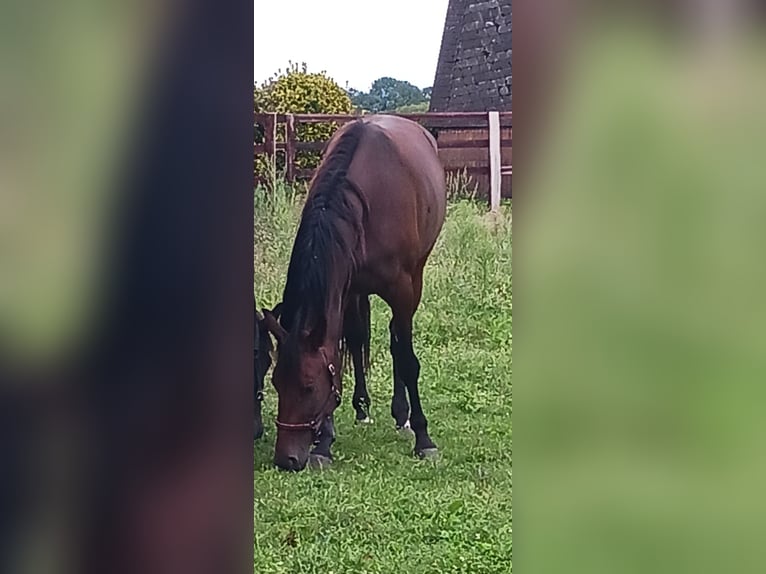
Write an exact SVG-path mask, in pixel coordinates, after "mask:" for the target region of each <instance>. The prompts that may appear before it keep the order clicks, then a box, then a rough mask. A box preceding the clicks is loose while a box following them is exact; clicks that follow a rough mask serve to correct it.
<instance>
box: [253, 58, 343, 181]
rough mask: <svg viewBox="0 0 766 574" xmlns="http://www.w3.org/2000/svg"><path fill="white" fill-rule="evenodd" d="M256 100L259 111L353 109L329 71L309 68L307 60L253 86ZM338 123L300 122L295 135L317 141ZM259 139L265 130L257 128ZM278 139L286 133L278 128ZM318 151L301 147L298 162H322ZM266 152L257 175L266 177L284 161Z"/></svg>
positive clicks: (301, 165) (300, 164)
mask: <svg viewBox="0 0 766 574" xmlns="http://www.w3.org/2000/svg"><path fill="white" fill-rule="evenodd" d="M253 101H254V104H255V112H256V113H278V114H349V113H351V112H352V110H353V105H352V104H351V98H350V97H349V95H348V93H347V92H346V91H345V90H344V89H343V88H341V87H340V86H339V85H338V84H337V83H336V82H335V81H334V80H333V79H332V78H330V77H329V76H328V75H327V74H326V72H318V73H313V72H309V71H308V69H307V66H306V64H305V63H304V64H301V65H298V64H294V63H292V62H290V63H289V65H288V67H287V69H286V70H285V71H282V70H279V71H278V72H277V74H276V75H275V76H273V77H271V78H269V79H268V80H266V81H265V82H263V83H262V84H261V85H260V86H256V87H255V88H254V93H253ZM336 129H338V124H337V123H335V122H332V123H322V124H299V125H298V126H297V128H296V134H295V136H296V139H297V140H298V141H301V142H316V141H324V140H327V139H329V138H330V137H331V136H332V134H333V133H334V132H335V130H336ZM255 138H256V142H257V143H262V142H263V133H262V132H261V131H259V130H258V129H256V133H255ZM277 140H278V141H284V133H282V130H277ZM319 159H320V157H319V152H315V151H300V152H297V153H296V157H295V166H296V167H298V168H314V167H316V166H317V165H319ZM270 163H271V162H269V160H268V159H267V158H265V157H263V156H259V157H257V158H256V160H255V173H256V175H257V176H259V177H262V178H267V176H268V175H269V174H271V173H273V172H274V171H277V172H281V171H282V170H283V169H284V166H285V161H284V157H283V156H281V155H280V156H279V157H278V158H277V161H276V165H271V166H270V165H269V164H270Z"/></svg>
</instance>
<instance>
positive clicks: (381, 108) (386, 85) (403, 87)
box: [349, 76, 431, 113]
mask: <svg viewBox="0 0 766 574" xmlns="http://www.w3.org/2000/svg"><path fill="white" fill-rule="evenodd" d="M349 95H350V97H351V101H352V102H353V104H354V105H355V106H356V107H357V108H360V109H362V110H365V111H368V112H373V113H377V112H390V111H395V110H396V109H398V108H402V107H403V106H417V105H421V106H422V104H423V103H424V102H426V103H427V102H428V101H429V100H430V97H431V88H426V89H425V90H421V89H420V88H418V87H417V86H414V85H412V84H411V83H409V82H406V81H404V80H397V79H395V78H391V77H388V76H384V77H382V78H378V79H377V80H375V81H374V82H373V83H372V86H371V87H370V91H369V92H367V93H364V92H360V91H358V90H354V89H352V90H349Z"/></svg>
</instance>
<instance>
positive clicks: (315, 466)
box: [309, 454, 332, 470]
mask: <svg viewBox="0 0 766 574" xmlns="http://www.w3.org/2000/svg"><path fill="white" fill-rule="evenodd" d="M330 466H332V459H331V458H328V457H326V456H324V455H323V454H310V455H309V468H310V469H312V470H324V469H326V468H330Z"/></svg>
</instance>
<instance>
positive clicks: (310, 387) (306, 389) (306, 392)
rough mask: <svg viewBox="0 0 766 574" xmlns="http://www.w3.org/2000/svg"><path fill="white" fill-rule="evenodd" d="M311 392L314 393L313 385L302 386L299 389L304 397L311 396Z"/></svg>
mask: <svg viewBox="0 0 766 574" xmlns="http://www.w3.org/2000/svg"><path fill="white" fill-rule="evenodd" d="M313 392H314V385H313V384H311V385H303V386H302V387H301V393H303V394H304V395H306V396H308V395H310V394H312V393H313Z"/></svg>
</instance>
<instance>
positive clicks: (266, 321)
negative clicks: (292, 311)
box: [261, 304, 287, 345]
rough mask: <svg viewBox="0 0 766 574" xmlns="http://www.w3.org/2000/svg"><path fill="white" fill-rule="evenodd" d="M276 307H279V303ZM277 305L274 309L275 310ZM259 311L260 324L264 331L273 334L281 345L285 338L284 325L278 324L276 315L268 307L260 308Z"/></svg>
mask: <svg viewBox="0 0 766 574" xmlns="http://www.w3.org/2000/svg"><path fill="white" fill-rule="evenodd" d="M280 305H281V304H280ZM277 307H279V305H277ZM277 307H275V308H274V309H275V310H276V309H277ZM261 311H262V313H263V319H261V325H262V326H263V327H265V328H266V331H268V332H269V333H271V334H272V335H274V337H275V338H276V339H277V342H278V343H279V344H280V345H281V344H282V343H284V342H285V339H286V338H287V331H285V329H284V327H282V325H280V324H279V321H278V320H277V316H276V315H275V314H274V312H273V311H269V310H268V309H262V310H261Z"/></svg>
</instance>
